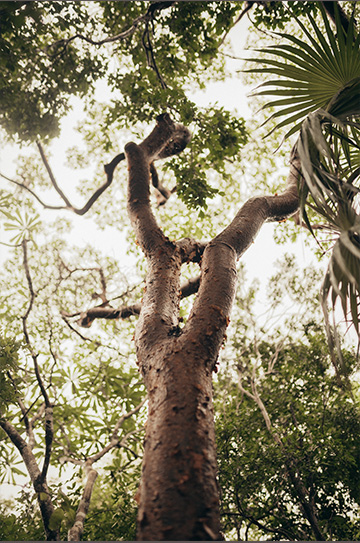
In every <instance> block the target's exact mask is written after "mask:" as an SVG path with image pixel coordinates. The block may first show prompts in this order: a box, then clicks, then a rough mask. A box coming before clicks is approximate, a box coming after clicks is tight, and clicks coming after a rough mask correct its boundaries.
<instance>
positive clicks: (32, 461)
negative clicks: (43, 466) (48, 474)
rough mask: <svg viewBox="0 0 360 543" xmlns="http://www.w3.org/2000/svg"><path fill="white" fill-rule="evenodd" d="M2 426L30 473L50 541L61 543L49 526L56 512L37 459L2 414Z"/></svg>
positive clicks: (56, 532) (55, 532) (0, 419)
mask: <svg viewBox="0 0 360 543" xmlns="http://www.w3.org/2000/svg"><path fill="white" fill-rule="evenodd" d="M0 426H1V428H2V429H3V430H4V432H5V433H6V434H7V435H8V437H9V439H10V440H11V441H12V443H13V444H14V445H15V447H16V448H17V449H18V451H19V453H20V454H21V456H22V459H23V461H24V464H25V466H26V469H27V471H28V473H29V476H30V480H31V482H32V484H33V487H34V490H35V492H36V495H37V499H38V502H39V506H40V511H41V516H42V520H43V523H44V528H45V533H46V537H47V540H48V541H59V538H60V536H59V531H58V530H53V529H51V528H50V526H49V522H50V519H51V515H52V514H53V512H54V506H53V503H52V500H51V496H50V492H49V489H48V486H47V483H46V480H45V478H43V477H42V474H41V472H40V469H39V466H38V464H37V461H36V458H35V456H34V454H33V452H32V450H31V447H30V445H29V444H27V443H26V441H25V440H24V439H23V438H22V437H21V435H20V434H19V432H18V431H17V430H16V428H15V427H14V426H13V425H12V424H11V423H10V422H9V421H7V420H6V419H5V418H3V417H2V415H1V413H0Z"/></svg>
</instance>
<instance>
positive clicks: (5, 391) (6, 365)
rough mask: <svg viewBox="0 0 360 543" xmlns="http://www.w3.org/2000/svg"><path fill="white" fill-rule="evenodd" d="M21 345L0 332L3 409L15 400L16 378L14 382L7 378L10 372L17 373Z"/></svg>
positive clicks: (1, 403)
mask: <svg viewBox="0 0 360 543" xmlns="http://www.w3.org/2000/svg"><path fill="white" fill-rule="evenodd" d="M20 348H21V343H20V342H19V341H16V340H15V339H14V338H11V337H9V334H6V333H4V332H3V331H1V332H0V407H1V408H2V409H3V408H4V407H6V406H7V404H8V403H11V402H13V401H14V400H15V399H16V394H15V390H14V382H16V381H18V378H17V377H16V376H14V380H13V379H11V378H9V375H11V374H12V372H14V373H15V375H16V373H17V371H18V368H19V350H20Z"/></svg>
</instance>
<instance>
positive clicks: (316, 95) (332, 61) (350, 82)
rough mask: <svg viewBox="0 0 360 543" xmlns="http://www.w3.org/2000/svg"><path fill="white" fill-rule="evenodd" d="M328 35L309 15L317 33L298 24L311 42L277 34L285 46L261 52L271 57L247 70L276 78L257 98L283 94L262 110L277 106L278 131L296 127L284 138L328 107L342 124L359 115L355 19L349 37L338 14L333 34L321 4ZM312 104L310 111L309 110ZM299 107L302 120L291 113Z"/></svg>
mask: <svg viewBox="0 0 360 543" xmlns="http://www.w3.org/2000/svg"><path fill="white" fill-rule="evenodd" d="M319 9H320V10H321V13H322V19H323V24H324V27H325V32H324V31H323V30H322V29H321V28H320V27H319V26H318V24H317V23H316V21H315V20H314V19H313V17H311V15H309V16H308V18H309V21H310V24H311V27H312V30H313V33H314V35H313V33H312V32H310V31H309V30H308V29H307V28H306V27H305V25H304V24H303V23H302V22H301V21H300V20H298V21H297V22H298V24H299V26H300V28H301V30H302V32H303V34H304V35H305V38H306V39H307V41H305V40H302V39H300V38H298V37H296V36H292V35H291V34H286V33H277V35H278V36H280V37H281V38H282V41H283V42H288V43H281V44H279V45H272V46H269V47H266V48H263V49H256V51H258V52H262V53H266V54H267V55H270V57H271V58H265V59H262V58H254V59H252V62H254V63H255V64H257V65H259V66H260V67H254V68H252V69H250V70H247V71H248V72H252V73H260V74H261V73H262V74H270V75H273V76H276V77H277V79H273V80H271V81H266V82H264V83H262V84H261V85H260V86H259V87H258V88H257V89H256V90H255V92H254V93H253V94H256V95H259V96H278V97H281V96H284V97H287V98H282V99H279V100H274V101H271V102H268V103H266V104H265V106H264V107H263V109H266V108H270V107H275V108H276V113H275V114H273V115H272V116H271V117H270V118H269V119H273V118H277V117H281V116H284V117H285V119H284V120H283V121H281V122H280V123H279V124H278V125H277V126H276V128H283V127H284V126H287V125H289V124H292V125H293V124H294V123H296V130H294V127H292V128H291V130H290V131H289V132H288V133H287V134H286V135H285V138H286V137H288V136H289V135H290V134H293V133H294V132H295V131H297V130H299V129H300V121H301V120H303V119H305V117H306V115H307V114H308V113H309V112H310V111H315V110H317V109H323V110H325V111H327V112H328V113H331V114H332V115H334V116H336V117H337V118H338V119H340V120H344V119H348V118H349V117H350V116H354V115H360V100H359V94H360V33H358V32H357V30H356V27H355V23H354V19H353V18H351V19H350V21H349V29H348V32H347V34H346V35H345V34H344V31H343V29H342V26H341V22H340V18H339V15H338V10H337V9H335V14H336V30H335V31H333V30H332V28H331V26H330V24H329V21H328V19H327V17H326V13H325V10H324V8H323V6H322V5H321V3H320V2H319ZM305 106H307V107H305ZM296 107H297V108H298V112H299V114H298V116H294V115H291V113H293V112H294V111H296Z"/></svg>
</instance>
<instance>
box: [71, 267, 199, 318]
mask: <svg viewBox="0 0 360 543" xmlns="http://www.w3.org/2000/svg"><path fill="white" fill-rule="evenodd" d="M199 285H200V276H199V277H194V278H192V279H189V280H188V281H187V282H186V283H184V284H183V285H182V286H181V287H180V298H181V299H183V298H187V297H188V296H191V295H192V294H195V292H197V291H198V289H199ZM140 310H141V304H140V303H139V304H134V305H124V306H122V307H119V308H114V307H111V306H109V305H103V304H101V305H99V306H97V307H92V308H91V309H88V310H87V311H85V312H83V313H80V319H79V320H78V321H77V324H79V326H82V327H84V328H89V327H90V326H91V324H92V323H93V321H94V320H95V319H107V320H117V319H127V318H129V317H132V316H133V315H139V314H140ZM77 315H79V313H76V314H75V315H66V314H65V313H63V316H65V317H66V316H67V317H70V316H72V317H75V316H77Z"/></svg>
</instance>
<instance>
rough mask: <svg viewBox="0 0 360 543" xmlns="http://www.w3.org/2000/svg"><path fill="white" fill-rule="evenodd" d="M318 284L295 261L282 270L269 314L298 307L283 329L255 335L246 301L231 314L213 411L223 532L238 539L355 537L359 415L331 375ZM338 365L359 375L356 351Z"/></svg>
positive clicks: (312, 272) (275, 282)
mask: <svg viewBox="0 0 360 543" xmlns="http://www.w3.org/2000/svg"><path fill="white" fill-rule="evenodd" d="M316 277H318V278H319V277H321V272H319V270H316V269H312V268H308V269H307V270H306V273H299V270H297V269H296V266H295V263H294V259H291V258H286V260H285V261H284V262H282V263H281V268H280V270H279V272H278V273H277V274H276V276H274V277H273V278H272V290H271V295H270V297H269V300H270V302H271V305H272V308H273V309H274V305H275V306H277V308H278V310H281V311H284V308H285V307H286V306H287V307H289V306H290V307H291V304H292V303H293V301H294V300H297V302H298V301H299V299H300V300H301V302H302V305H301V310H300V311H299V303H297V304H296V309H295V308H293V309H292V311H289V312H288V315H289V316H288V317H287V319H286V327H285V326H282V327H281V328H282V329H277V328H276V327H275V326H269V325H267V326H266V327H265V328H266V330H264V329H262V330H261V329H260V328H259V326H258V324H257V322H256V317H255V315H254V314H253V308H252V305H253V302H252V301H251V298H250V299H248V300H246V298H242V304H241V306H242V307H241V309H240V308H239V307H238V308H237V310H236V311H235V315H233V327H234V333H233V334H232V336H231V337H232V342H231V344H230V345H228V346H227V351H226V353H225V356H223V363H224V365H225V367H226V370H225V371H224V372H222V373H220V375H219V381H218V383H217V386H216V393H215V405H217V407H218V409H217V413H218V415H217V418H216V425H217V451H218V460H219V479H220V487H221V488H222V493H221V511H222V515H223V519H224V520H223V526H224V527H226V528H225V529H226V530H227V531H229V530H231V529H232V530H233V531H232V532H231V533H232V537H233V538H234V537H235V538H236V539H242V540H244V539H245V540H247V539H251V540H261V539H263V538H267V539H268V538H271V539H274V540H279V539H286V540H293V541H296V540H312V539H314V538H316V539H321V540H325V541H328V540H334V539H335V540H346V539H348V540H352V539H354V540H356V539H357V538H358V530H359V522H358V519H359V514H358V511H359V495H358V490H357V489H358V479H359V475H360V458H359V443H358V432H357V428H358V425H359V409H358V405H357V402H356V401H354V399H353V398H352V397H351V393H348V392H345V393H344V391H343V389H342V388H341V387H339V386H338V383H337V380H336V376H335V374H334V372H330V371H329V366H330V365H331V364H330V362H329V358H330V355H329V348H328V345H327V342H326V337H325V334H324V330H323V328H322V326H321V325H319V323H320V318H321V315H320V312H319V307H317V301H316V296H314V278H316ZM275 291H277V292H278V294H277V295H275ZM315 292H316V291H315ZM284 298H290V300H289V299H288V302H287V303H285V304H284ZM239 305H240V304H239ZM294 311H295V314H293V312H294ZM234 321H235V322H234ZM275 322H276V321H275ZM244 329H247V332H246V334H244ZM344 359H345V360H346V367H347V371H348V373H349V374H353V373H354V372H356V371H357V367H358V363H357V360H356V356H355V353H354V352H349V351H347V352H344ZM353 393H354V394H355V395H356V396H357V386H355V387H354V390H353ZM235 534H236V535H235Z"/></svg>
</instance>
